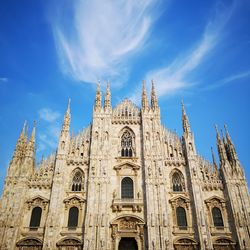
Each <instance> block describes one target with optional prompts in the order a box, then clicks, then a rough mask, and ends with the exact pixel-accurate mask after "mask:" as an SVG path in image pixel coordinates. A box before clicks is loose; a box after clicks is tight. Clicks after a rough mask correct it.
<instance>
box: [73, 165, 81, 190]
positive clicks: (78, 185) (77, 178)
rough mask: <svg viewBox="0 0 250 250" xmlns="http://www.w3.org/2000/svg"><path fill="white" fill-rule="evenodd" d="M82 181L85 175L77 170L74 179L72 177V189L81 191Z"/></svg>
mask: <svg viewBox="0 0 250 250" xmlns="http://www.w3.org/2000/svg"><path fill="white" fill-rule="evenodd" d="M82 181H83V176H82V172H81V171H79V170H78V171H76V172H75V174H74V176H73V179H72V186H71V191H81V190H82Z"/></svg>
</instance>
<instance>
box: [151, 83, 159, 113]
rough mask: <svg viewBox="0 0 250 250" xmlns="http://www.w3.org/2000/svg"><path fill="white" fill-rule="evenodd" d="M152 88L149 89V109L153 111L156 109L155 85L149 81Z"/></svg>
mask: <svg viewBox="0 0 250 250" xmlns="http://www.w3.org/2000/svg"><path fill="white" fill-rule="evenodd" d="M151 84H152V88H151V108H152V109H153V110H155V109H157V108H158V101H157V97H156V93H155V85H154V80H151Z"/></svg>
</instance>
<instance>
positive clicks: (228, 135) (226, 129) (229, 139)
mask: <svg viewBox="0 0 250 250" xmlns="http://www.w3.org/2000/svg"><path fill="white" fill-rule="evenodd" d="M224 128H225V131H226V137H227V140H228V141H229V142H230V143H231V141H232V140H231V136H230V134H229V132H228V128H227V124H224Z"/></svg>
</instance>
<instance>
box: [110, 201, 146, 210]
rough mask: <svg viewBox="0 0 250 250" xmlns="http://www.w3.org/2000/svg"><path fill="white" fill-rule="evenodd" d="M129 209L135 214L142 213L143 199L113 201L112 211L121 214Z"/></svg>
mask: <svg viewBox="0 0 250 250" xmlns="http://www.w3.org/2000/svg"><path fill="white" fill-rule="evenodd" d="M127 208H130V209H132V211H133V212H141V211H142V208H143V200H142V199H113V202H112V210H113V212H117V211H118V212H120V211H122V210H126V209H127Z"/></svg>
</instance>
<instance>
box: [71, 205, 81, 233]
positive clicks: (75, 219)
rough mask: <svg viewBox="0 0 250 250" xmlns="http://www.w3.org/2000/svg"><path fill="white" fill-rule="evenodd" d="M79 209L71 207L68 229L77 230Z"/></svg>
mask: <svg viewBox="0 0 250 250" xmlns="http://www.w3.org/2000/svg"><path fill="white" fill-rule="evenodd" d="M78 215H79V209H78V208H77V207H71V208H70V210H69V218H68V228H70V229H75V228H76V227H77V226H78Z"/></svg>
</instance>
